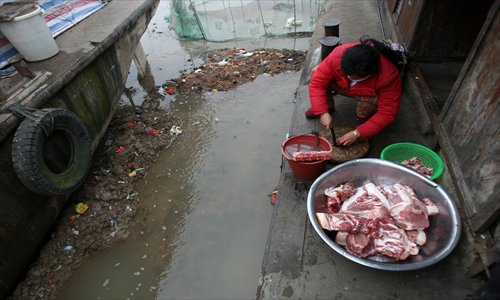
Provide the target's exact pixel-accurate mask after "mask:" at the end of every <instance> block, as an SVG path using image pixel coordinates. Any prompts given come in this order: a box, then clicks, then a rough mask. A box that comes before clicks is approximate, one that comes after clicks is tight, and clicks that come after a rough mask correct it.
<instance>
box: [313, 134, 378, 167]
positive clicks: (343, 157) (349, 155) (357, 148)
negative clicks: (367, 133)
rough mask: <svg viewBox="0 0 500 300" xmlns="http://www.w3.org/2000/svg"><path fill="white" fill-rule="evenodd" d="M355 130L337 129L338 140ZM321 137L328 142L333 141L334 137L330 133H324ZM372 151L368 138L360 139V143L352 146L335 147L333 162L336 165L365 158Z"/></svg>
mask: <svg viewBox="0 0 500 300" xmlns="http://www.w3.org/2000/svg"><path fill="white" fill-rule="evenodd" d="M353 130H354V128H350V127H335V135H336V136H337V138H339V137H341V136H343V135H344V134H346V133H347V132H349V131H353ZM321 136H322V137H324V138H326V139H327V140H329V141H331V140H332V135H331V134H330V133H329V132H328V131H322V132H321ZM369 150H370V142H369V141H368V139H367V138H364V137H360V138H359V139H358V142H357V143H355V144H353V145H351V146H346V147H344V146H333V151H332V158H331V161H333V162H335V163H342V162H346V161H350V160H353V159H357V158H361V157H364V156H366V155H367V154H368V151H369Z"/></svg>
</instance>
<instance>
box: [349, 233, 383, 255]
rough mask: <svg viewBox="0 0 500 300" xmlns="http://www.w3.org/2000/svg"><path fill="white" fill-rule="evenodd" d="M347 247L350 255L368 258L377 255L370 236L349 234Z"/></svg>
mask: <svg viewBox="0 0 500 300" xmlns="http://www.w3.org/2000/svg"><path fill="white" fill-rule="evenodd" d="M345 247H346V250H347V251H348V252H349V253H351V254H353V255H356V256H359V257H368V256H371V255H375V254H377V250H376V249H375V247H374V246H373V239H372V238H371V235H370V234H365V233H356V234H352V233H350V234H348V235H347V239H346V246H345Z"/></svg>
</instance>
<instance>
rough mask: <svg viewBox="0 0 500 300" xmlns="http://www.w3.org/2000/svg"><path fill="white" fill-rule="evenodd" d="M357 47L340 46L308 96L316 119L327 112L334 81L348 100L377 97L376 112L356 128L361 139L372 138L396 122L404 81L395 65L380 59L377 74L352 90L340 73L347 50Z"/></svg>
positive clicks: (316, 77) (325, 63)
mask: <svg viewBox="0 0 500 300" xmlns="http://www.w3.org/2000/svg"><path fill="white" fill-rule="evenodd" d="M356 44H358V43H349V44H344V45H341V46H338V47H337V48H335V49H334V50H333V51H332V53H330V55H328V57H327V58H326V59H324V60H323V61H322V62H321V64H319V66H318V68H317V69H316V72H314V74H313V76H312V78H311V82H310V84H309V96H310V101H311V108H312V113H314V114H316V115H319V114H322V113H325V112H328V103H327V98H326V90H327V88H328V86H329V85H330V84H331V83H332V82H333V81H334V80H335V82H336V84H337V85H338V86H339V88H340V89H341V92H342V93H343V94H347V95H348V96H351V97H359V96H376V97H377V112H376V113H375V114H374V115H373V116H371V117H370V118H369V119H368V120H367V121H366V122H364V123H363V124H361V125H359V126H358V127H357V128H356V129H357V130H358V132H359V133H360V134H361V135H362V136H364V137H370V136H373V135H376V134H377V133H379V132H380V131H381V130H382V129H384V128H385V127H387V126H388V125H389V124H391V123H392V122H393V121H394V119H395V118H396V115H397V113H398V111H399V105H400V98H401V78H400V75H399V72H398V69H396V67H395V66H394V64H392V63H391V62H390V61H389V60H388V59H386V58H385V57H384V56H383V55H380V65H379V69H378V72H377V73H375V74H372V75H371V76H370V77H368V78H367V79H365V80H363V81H360V82H358V83H357V84H356V85H354V86H353V87H351V88H350V87H349V82H350V81H349V79H348V78H347V76H346V75H345V74H344V73H343V72H342V70H341V69H340V58H341V57H342V54H343V53H344V52H345V50H346V49H348V48H349V47H352V46H354V45H356Z"/></svg>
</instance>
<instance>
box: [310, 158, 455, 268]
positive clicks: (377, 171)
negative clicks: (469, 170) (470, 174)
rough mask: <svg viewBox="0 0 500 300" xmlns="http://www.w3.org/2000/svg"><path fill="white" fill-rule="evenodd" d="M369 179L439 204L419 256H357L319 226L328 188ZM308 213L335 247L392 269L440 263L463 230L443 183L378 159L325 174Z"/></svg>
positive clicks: (314, 187)
mask: <svg viewBox="0 0 500 300" xmlns="http://www.w3.org/2000/svg"><path fill="white" fill-rule="evenodd" d="M368 181H371V182H373V183H374V184H375V185H392V184H395V183H402V184H406V185H409V186H411V187H412V188H413V189H414V190H415V192H416V193H417V195H418V196H419V197H420V198H421V199H422V198H424V197H429V198H431V199H432V200H433V202H434V203H435V204H436V205H437V206H438V208H439V212H440V213H439V215H435V216H430V217H429V221H430V226H429V228H427V229H426V230H425V232H426V233H427V243H426V244H424V245H423V246H422V247H421V249H420V253H419V255H417V256H410V257H409V258H408V259H407V260H404V261H391V260H389V259H388V258H386V257H385V256H373V257H368V258H361V257H357V256H354V255H352V254H350V253H349V252H347V251H346V250H345V248H344V247H342V246H340V245H338V244H337V243H335V234H336V233H335V232H330V231H327V230H323V229H322V228H321V227H320V226H319V224H318V221H317V220H316V216H315V215H316V212H322V207H323V203H324V202H325V199H326V198H325V195H324V191H325V189H326V188H328V187H332V186H337V185H339V184H341V183H345V182H352V183H354V184H355V185H356V186H360V185H362V184H364V183H366V182H368ZM307 213H308V215H309V220H310V222H311V223H312V225H313V227H314V230H315V231H316V232H317V233H318V235H319V236H320V237H321V238H322V239H323V241H325V243H327V244H328V246H330V247H331V248H332V249H333V250H335V251H336V252H338V253H339V254H341V255H342V256H344V257H346V258H347V259H350V260H352V261H354V262H357V263H359V264H362V265H365V266H367V267H371V268H376V269H381V270H388V271H409V270H417V269H421V268H424V267H427V266H430V265H432V264H435V263H437V262H438V261H440V260H442V259H443V258H445V257H446V256H447V255H448V254H450V252H451V251H452V250H453V249H454V248H455V246H456V245H457V243H458V240H459V238H460V231H461V221H460V214H459V212H458V208H457V205H456V203H455V201H454V200H453V199H451V198H450V196H449V195H448V194H447V193H446V192H445V191H444V190H443V188H441V186H439V185H438V184H436V183H435V182H433V181H432V180H430V179H428V178H426V177H425V176H422V175H420V174H418V173H417V172H415V171H413V170H410V169H408V168H406V167H404V166H402V165H399V164H395V163H392V162H389V161H385V160H381V159H374V158H366V159H357V160H353V161H349V162H346V163H343V164H341V165H338V166H336V167H335V168H333V169H331V170H329V171H327V172H325V173H323V174H322V175H321V176H320V177H319V178H317V179H316V180H315V181H314V183H313V184H312V186H311V189H310V190H309V195H308V197H307Z"/></svg>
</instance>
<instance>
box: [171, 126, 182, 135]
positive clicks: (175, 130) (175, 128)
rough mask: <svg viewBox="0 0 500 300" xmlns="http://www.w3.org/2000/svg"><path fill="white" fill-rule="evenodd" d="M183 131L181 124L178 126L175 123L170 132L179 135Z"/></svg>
mask: <svg viewBox="0 0 500 300" xmlns="http://www.w3.org/2000/svg"><path fill="white" fill-rule="evenodd" d="M181 133H182V129H181V127H180V126H177V125H173V126H172V128H170V134H171V135H175V136H177V135H179V134H181Z"/></svg>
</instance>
